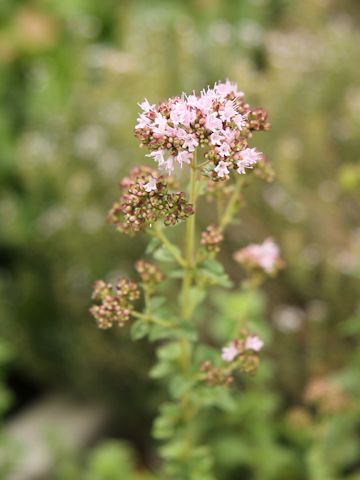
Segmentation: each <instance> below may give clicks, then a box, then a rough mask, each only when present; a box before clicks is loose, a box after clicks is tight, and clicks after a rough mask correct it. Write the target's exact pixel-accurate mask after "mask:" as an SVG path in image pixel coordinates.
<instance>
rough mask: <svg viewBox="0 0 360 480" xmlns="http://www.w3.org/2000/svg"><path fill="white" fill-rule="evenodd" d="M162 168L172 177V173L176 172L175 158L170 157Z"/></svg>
mask: <svg viewBox="0 0 360 480" xmlns="http://www.w3.org/2000/svg"><path fill="white" fill-rule="evenodd" d="M161 168H162V169H163V170H166V171H167V172H168V174H169V175H170V173H172V172H173V171H174V157H173V156H170V157H169V158H168V159H167V160H165V162H164V163H163V164H162V165H161Z"/></svg>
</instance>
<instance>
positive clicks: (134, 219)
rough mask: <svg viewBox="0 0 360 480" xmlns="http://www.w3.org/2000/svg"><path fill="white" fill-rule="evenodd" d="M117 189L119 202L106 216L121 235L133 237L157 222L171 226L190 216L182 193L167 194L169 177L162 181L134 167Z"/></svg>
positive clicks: (154, 172) (141, 168) (152, 172)
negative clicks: (119, 194)
mask: <svg viewBox="0 0 360 480" xmlns="http://www.w3.org/2000/svg"><path fill="white" fill-rule="evenodd" d="M168 161H169V160H167V161H166V162H168ZM121 186H122V189H123V192H122V194H121V196H120V199H119V200H118V201H117V202H116V203H114V205H113V207H112V209H111V210H110V212H109V214H108V220H109V222H110V223H112V224H114V225H115V226H116V227H117V229H118V230H120V231H121V232H124V233H127V234H129V235H133V234H134V233H136V232H140V231H142V230H144V229H146V227H148V226H149V225H151V224H152V223H154V222H156V221H158V220H163V222H164V224H165V225H175V224H176V223H178V222H179V221H181V220H184V219H186V218H188V217H189V216H190V215H192V214H193V208H192V205H191V204H189V203H187V201H186V197H185V193H183V192H170V191H169V190H170V187H171V186H172V179H171V177H168V178H167V179H165V178H164V177H162V176H159V174H158V172H156V171H155V170H152V169H151V168H148V167H137V168H134V169H133V170H132V172H131V173H130V175H129V177H127V178H125V179H124V180H123V181H122V183H121Z"/></svg>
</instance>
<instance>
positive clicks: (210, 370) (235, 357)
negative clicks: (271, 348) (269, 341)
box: [201, 330, 264, 386]
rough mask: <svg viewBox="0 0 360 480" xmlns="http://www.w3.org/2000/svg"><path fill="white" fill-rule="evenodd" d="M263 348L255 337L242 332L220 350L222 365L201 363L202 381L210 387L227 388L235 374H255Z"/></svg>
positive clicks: (245, 331)
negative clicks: (203, 376)
mask: <svg viewBox="0 0 360 480" xmlns="http://www.w3.org/2000/svg"><path fill="white" fill-rule="evenodd" d="M263 346H264V342H263V341H262V340H261V339H260V338H259V337H258V336H257V335H255V334H253V333H249V332H248V331H247V330H242V331H241V332H240V338H239V339H236V340H232V341H231V342H230V344H229V345H228V346H226V347H224V348H223V349H222V351H221V358H222V360H223V361H224V363H223V364H222V365H221V366H220V367H214V365H213V364H212V363H211V362H210V361H205V362H203V364H202V365H201V372H204V373H205V374H206V375H205V378H204V380H205V381H206V382H207V383H208V384H209V385H211V386H216V385H224V386H229V385H231V384H232V383H233V381H234V378H233V374H234V373H235V372H244V373H248V374H251V375H252V374H255V373H256V370H257V368H258V365H259V362H260V359H259V352H260V350H261V349H262V347H263Z"/></svg>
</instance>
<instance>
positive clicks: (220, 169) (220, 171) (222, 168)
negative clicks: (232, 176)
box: [214, 160, 230, 178]
mask: <svg viewBox="0 0 360 480" xmlns="http://www.w3.org/2000/svg"><path fill="white" fill-rule="evenodd" d="M229 165H230V163H229V162H224V161H223V160H220V162H219V163H218V164H217V166H216V167H215V168H214V170H215V172H216V173H217V176H218V177H220V178H223V177H225V176H226V175H228V174H229V169H228V168H227V167H228V166H229Z"/></svg>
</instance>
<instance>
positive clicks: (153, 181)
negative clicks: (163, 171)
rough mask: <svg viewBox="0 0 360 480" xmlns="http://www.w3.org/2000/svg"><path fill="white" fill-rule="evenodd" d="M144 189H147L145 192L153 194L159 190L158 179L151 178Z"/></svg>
mask: <svg viewBox="0 0 360 480" xmlns="http://www.w3.org/2000/svg"><path fill="white" fill-rule="evenodd" d="M144 188H145V192H152V191H155V190H157V186H156V178H154V177H149V181H148V183H146V184H145V185H144Z"/></svg>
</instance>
